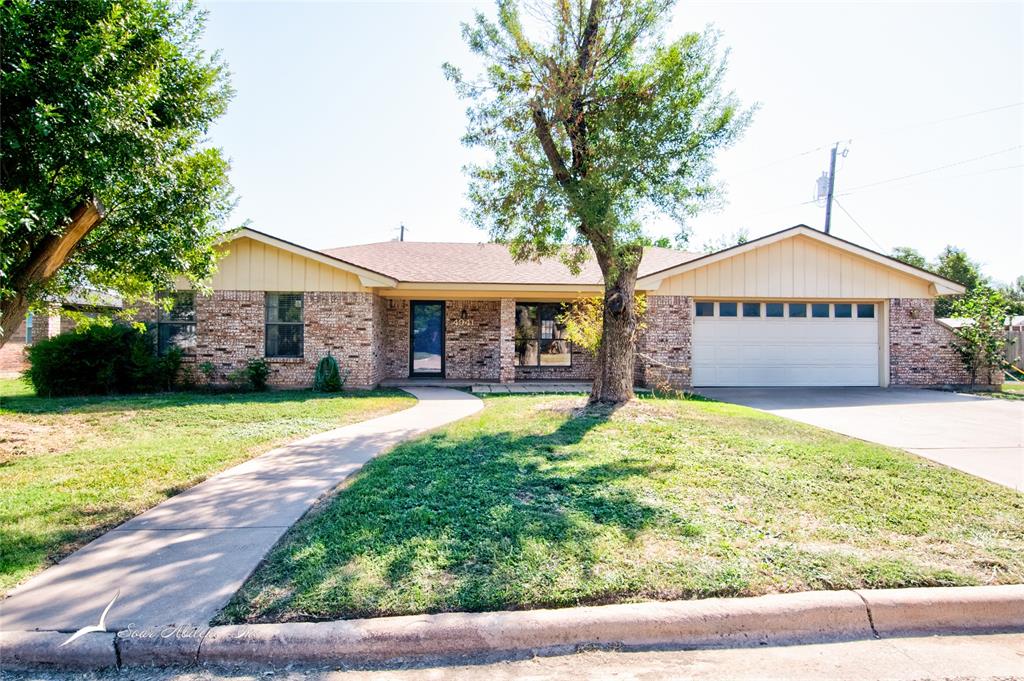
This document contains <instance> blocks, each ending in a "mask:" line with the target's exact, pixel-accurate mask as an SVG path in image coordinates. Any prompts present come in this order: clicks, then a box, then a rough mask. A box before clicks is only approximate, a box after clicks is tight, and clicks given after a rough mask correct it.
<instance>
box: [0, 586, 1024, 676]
mask: <svg viewBox="0 0 1024 681" xmlns="http://www.w3.org/2000/svg"><path fill="white" fill-rule="evenodd" d="M195 631H196V632H197V633H200V634H201V635H196V636H190V637H188V638H184V639H179V638H162V637H151V638H123V637H122V638H118V637H116V636H115V635H114V634H113V633H102V634H101V633H93V634H87V635H85V636H83V637H81V638H79V639H78V640H76V641H75V642H74V643H72V644H71V645H68V646H66V647H60V644H61V643H63V642H64V641H66V640H67V638H68V634H66V633H57V632H0V653H2V654H0V669H25V668H29V669H38V668H40V667H63V668H74V669H104V668H111V667H127V666H179V665H192V664H195V663H197V662H198V663H200V664H221V665H225V664H226V665H263V666H279V665H285V664H300V665H301V664H310V665H316V664H323V663H337V662H345V663H349V664H360V663H382V662H388V661H393V660H403V661H409V660H423V661H427V660H453V659H460V658H463V659H465V658H495V657H501V656H508V655H514V654H517V653H520V654H521V653H541V654H543V653H547V654H557V653H567V652H573V651H575V650H578V649H580V648H583V647H589V646H601V647H616V648H619V647H621V648H659V647H661V648H668V647H677V648H704V647H743V646H752V645H765V644H771V645H782V644H795V643H812V642H821V641H836V640H854V639H867V638H873V637H889V636H900V635H907V634H927V633H950V632H956V633H979V632H983V631H1024V585H1008V586H982V587H951V588H942V587H940V588H923V589H882V590H877V591H872V590H858V591H811V592H803V593H793V594H773V595H769V596H758V597H754V598H712V599H706V600H698V601H670V602H649V603H636V604H620V605H603V606H591V607H581V608H564V609H559V610H522V611H513V612H490V613H445V614H440V615H413V616H405V617H381V618H373V619H362V620H340V621H333V622H296V623H287V624H256V625H229V626H218V627H212V628H209V629H208V630H205V629H202V630H195Z"/></svg>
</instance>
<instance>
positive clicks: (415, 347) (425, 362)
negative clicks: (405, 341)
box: [409, 301, 444, 378]
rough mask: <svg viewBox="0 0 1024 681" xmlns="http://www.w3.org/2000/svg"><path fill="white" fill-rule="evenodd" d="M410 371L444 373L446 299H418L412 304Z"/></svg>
mask: <svg viewBox="0 0 1024 681" xmlns="http://www.w3.org/2000/svg"><path fill="white" fill-rule="evenodd" d="M409 375H410V376H434V377H437V378H442V377H443V376H444V301H430V302H426V301H414V302H413V303H412V305H411V311H410V315H409Z"/></svg>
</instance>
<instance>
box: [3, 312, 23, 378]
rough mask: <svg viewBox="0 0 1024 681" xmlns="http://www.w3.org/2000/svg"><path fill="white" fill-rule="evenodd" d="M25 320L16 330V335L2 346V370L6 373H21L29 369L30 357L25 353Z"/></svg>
mask: <svg viewBox="0 0 1024 681" xmlns="http://www.w3.org/2000/svg"><path fill="white" fill-rule="evenodd" d="M25 349H26V348H25V322H24V321H23V322H22V323H21V325H20V326H19V327H18V328H17V329H15V330H14V335H13V336H11V338H10V339H9V340H8V341H7V342H6V343H4V346H3V347H2V348H0V372H2V373H5V374H13V373H20V372H22V371H24V370H25V369H28V357H27V356H26V355H25Z"/></svg>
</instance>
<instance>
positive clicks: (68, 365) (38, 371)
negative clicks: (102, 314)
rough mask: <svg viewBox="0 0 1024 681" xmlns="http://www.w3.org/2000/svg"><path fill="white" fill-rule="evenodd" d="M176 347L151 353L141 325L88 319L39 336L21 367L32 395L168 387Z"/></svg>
mask: <svg viewBox="0 0 1024 681" xmlns="http://www.w3.org/2000/svg"><path fill="white" fill-rule="evenodd" d="M181 359H182V355H181V351H180V350H178V349H177V348H173V349H172V350H171V351H170V352H168V353H167V354H166V355H165V356H163V357H158V356H157V355H156V351H155V346H154V343H153V338H152V337H151V336H150V334H148V333H147V332H146V331H144V330H142V329H140V328H137V327H134V326H128V325H125V324H113V325H109V326H105V325H100V324H91V325H89V326H87V327H85V328H82V329H79V330H76V331H71V332H68V333H62V334H60V335H57V336H54V337H53V338H50V339H47V340H43V341H39V342H37V343H35V344H33V345H32V347H31V348H30V349H29V360H30V362H31V365H30V367H29V369H28V371H26V372H25V374H26V377H27V378H28V380H29V382H30V383H32V387H33V388H35V391H36V394H37V395H48V396H61V395H96V394H109V393H131V392H144V391H152V390H169V389H170V388H172V387H173V385H174V381H175V378H176V376H177V375H178V371H179V370H180V369H181Z"/></svg>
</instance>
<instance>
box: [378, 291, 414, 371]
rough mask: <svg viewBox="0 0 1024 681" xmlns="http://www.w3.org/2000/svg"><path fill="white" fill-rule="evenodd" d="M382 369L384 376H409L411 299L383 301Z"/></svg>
mask: <svg viewBox="0 0 1024 681" xmlns="http://www.w3.org/2000/svg"><path fill="white" fill-rule="evenodd" d="M381 312H382V314H383V317H384V323H383V324H382V325H381V332H382V340H381V342H382V343H383V345H382V347H381V365H382V366H381V369H382V376H383V377H384V378H409V301H408V300H399V299H396V298H388V299H386V300H383V301H382V306H381Z"/></svg>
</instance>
